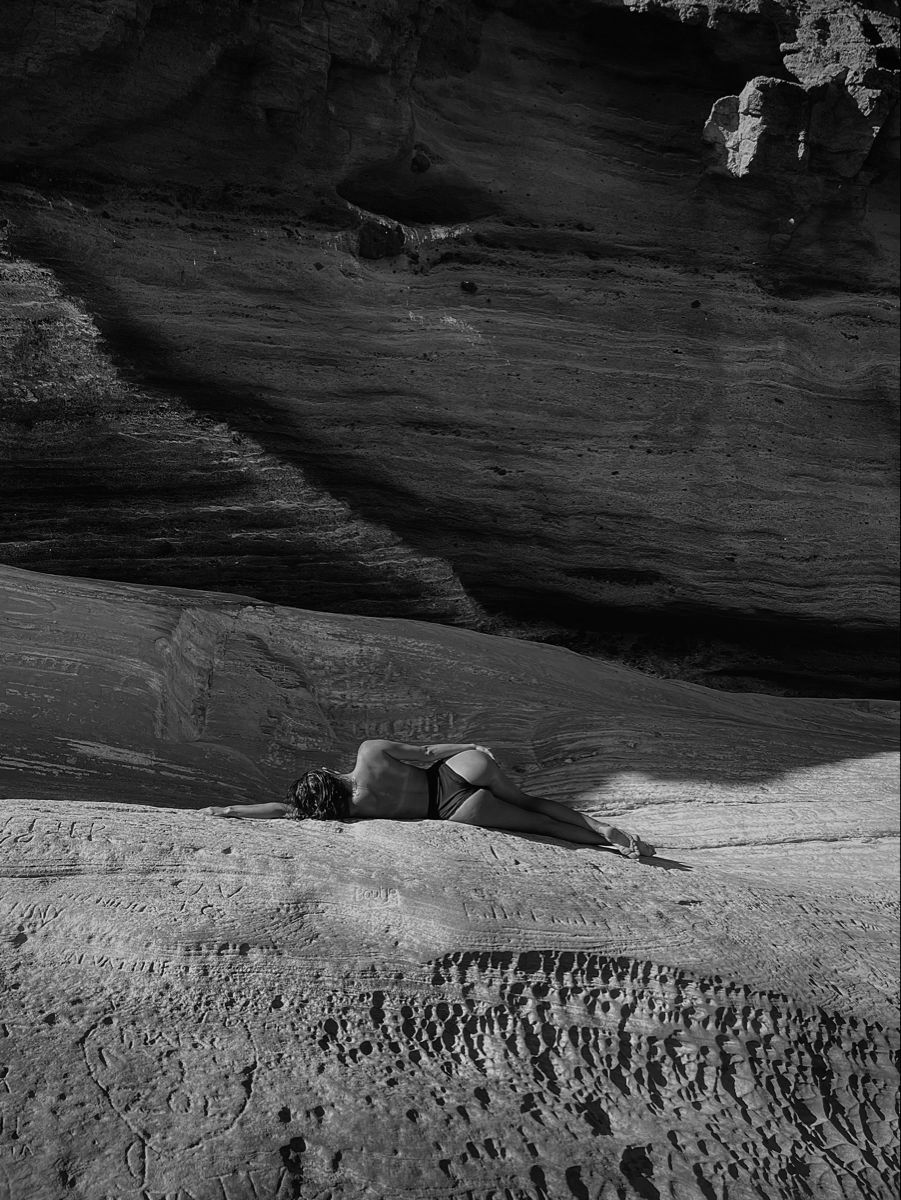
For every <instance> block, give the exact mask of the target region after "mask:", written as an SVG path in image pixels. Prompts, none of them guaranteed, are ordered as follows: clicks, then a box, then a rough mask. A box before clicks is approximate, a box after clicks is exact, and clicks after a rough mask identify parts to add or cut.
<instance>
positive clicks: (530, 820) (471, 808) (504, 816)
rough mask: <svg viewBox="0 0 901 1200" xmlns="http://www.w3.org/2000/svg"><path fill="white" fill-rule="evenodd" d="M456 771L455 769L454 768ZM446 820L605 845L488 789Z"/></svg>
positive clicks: (475, 794) (601, 839) (597, 836)
mask: <svg viewBox="0 0 901 1200" xmlns="http://www.w3.org/2000/svg"><path fill="white" fill-rule="evenodd" d="M455 769H456V768H455ZM448 820H450V821H456V822H457V823H458V824H460V825H478V826H480V827H481V828H483V829H509V830H511V831H515V832H517V833H537V834H539V835H541V836H542V837H553V838H560V839H561V840H562V841H566V842H578V843H579V844H580V845H583V846H607V845H608V842H607V839H606V838H605V837H604V836H603V835H602V834H599V833H595V832H594V831H593V830H590V829H580V828H579V827H578V826H577V825H570V824H568V823H567V822H566V821H555V820H554V818H553V817H548V816H545V814H544V813H540V812H532V811H530V810H529V809H527V808H520V807H519V806H518V805H516V804H508V803H507V801H506V800H501V799H500V798H499V797H498V796H496V795H495V794H494V792H490V791H488V789H487V788H480V789H479V790H478V791H477V792H473V794H472V795H471V796H467V798H466V799H465V800H464V801H463V803H462V804H461V805H460V807H459V808H458V809H457V811H456V812H455V813H454V815H453V816H452V817H449V818H448Z"/></svg>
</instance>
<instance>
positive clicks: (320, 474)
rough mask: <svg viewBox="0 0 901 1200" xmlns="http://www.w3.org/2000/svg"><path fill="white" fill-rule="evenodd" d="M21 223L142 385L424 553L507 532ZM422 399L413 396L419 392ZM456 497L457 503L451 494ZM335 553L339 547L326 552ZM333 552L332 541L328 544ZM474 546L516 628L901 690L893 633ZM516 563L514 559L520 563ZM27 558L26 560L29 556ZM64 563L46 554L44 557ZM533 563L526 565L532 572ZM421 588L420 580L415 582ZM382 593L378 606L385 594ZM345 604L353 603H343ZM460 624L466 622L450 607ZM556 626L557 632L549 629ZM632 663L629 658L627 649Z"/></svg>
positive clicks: (374, 578) (828, 690)
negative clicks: (658, 596) (697, 604)
mask: <svg viewBox="0 0 901 1200" xmlns="http://www.w3.org/2000/svg"><path fill="white" fill-rule="evenodd" d="M15 219H16V223H17V226H18V227H19V229H20V230H21V232H20V233H19V234H18V236H17V237H16V238H15V239H14V245H15V248H16V250H17V251H18V252H19V253H21V254H22V255H23V256H25V257H28V258H31V259H33V260H34V261H37V262H40V263H41V264H43V265H45V266H47V267H49V268H51V269H52V270H53V271H54V273H55V274H56V276H57V277H58V278H59V279H60V280H61V281H62V282H63V283H64V284H65V285H66V286H67V287H68V288H70V289H71V290H72V291H73V292H74V293H75V294H76V295H77V296H78V297H79V298H80V299H81V300H82V301H83V302H84V303H85V305H86V306H87V308H88V309H89V311H90V312H91V313H92V315H93V316H94V318H95V320H96V322H97V324H98V326H99V328H100V329H101V331H102V333H103V335H104V337H105V338H106V340H107V342H108V344H109V346H110V348H111V351H112V353H113V356H114V358H115V359H116V360H117V362H118V364H119V365H120V367H121V369H122V370H123V372H124V373H125V374H126V375H127V376H131V377H133V378H135V379H136V380H137V381H138V382H139V383H140V384H141V385H142V386H146V385H148V384H149V385H150V386H151V387H154V388H159V389H161V390H163V391H165V392H169V393H171V394H174V395H176V396H178V397H179V398H180V399H181V400H182V401H183V402H184V404H185V405H186V406H187V407H188V408H189V409H190V410H192V411H194V412H196V413H198V414H202V415H204V416H206V417H210V418H215V419H216V420H222V421H225V422H227V424H228V426H229V427H230V428H232V429H234V430H236V431H238V432H240V433H241V434H244V435H247V436H248V437H251V438H253V439H254V440H255V441H256V442H257V443H258V444H259V445H260V446H261V447H262V448H263V449H264V450H265V452H266V453H267V454H268V455H271V456H272V458H273V460H275V461H277V462H280V463H284V464H286V465H287V466H289V467H292V468H295V469H300V470H302V472H303V473H304V476H305V477H306V478H308V479H309V480H310V481H311V482H313V483H314V484H315V485H316V486H318V487H320V488H322V489H323V490H324V491H325V492H327V493H328V494H330V495H331V496H335V497H337V498H338V499H340V500H341V501H343V502H345V503H346V504H347V505H348V506H349V507H350V508H351V510H352V511H353V512H355V513H358V514H359V515H360V516H362V517H363V518H365V519H367V520H369V521H374V522H377V523H380V524H382V525H385V526H387V527H388V528H390V529H392V531H393V532H394V533H395V534H397V535H398V536H399V537H401V538H403V539H404V541H405V542H407V544H408V545H410V546H411V547H413V548H414V549H415V550H417V551H419V552H424V553H426V554H428V555H430V556H434V557H436V558H440V559H445V560H447V559H448V556H447V550H446V545H447V541H448V538H449V536H452V535H453V534H454V533H458V534H460V535H461V536H465V537H466V539H467V541H468V542H469V544H470V545H477V544H478V543H479V541H480V540H482V539H483V538H486V537H494V538H496V537H497V535H498V528H497V525H496V524H492V523H491V521H490V520H489V515H488V514H486V513H485V512H484V511H482V510H481V509H476V508H475V507H474V506H472V505H469V506H467V505H466V502H465V496H464V495H460V496H454V497H453V498H448V497H444V496H441V497H436V498H435V500H434V501H433V502H431V503H429V502H427V501H424V499H423V496H422V495H421V494H419V493H418V492H414V491H413V490H412V489H408V488H406V487H404V486H403V484H402V483H401V482H399V480H398V478H396V477H392V476H391V475H389V474H388V473H387V472H386V471H385V470H382V469H380V468H379V466H378V464H377V463H376V462H373V461H372V460H371V458H370V459H367V460H365V461H364V460H363V459H362V458H361V456H360V455H358V454H352V453H348V452H346V451H345V450H343V448H342V447H341V445H340V444H339V443H337V442H336V440H335V439H330V438H329V437H328V434H327V431H323V430H322V429H319V428H316V427H314V426H313V425H312V423H311V422H309V421H304V420H303V418H302V417H301V416H300V415H299V414H298V413H296V412H292V413H290V414H289V413H287V412H286V411H285V409H284V408H276V407H274V406H272V405H271V404H269V403H267V400H266V396H265V392H264V391H262V390H261V391H252V390H250V389H249V388H248V387H247V386H246V385H243V384H238V383H235V381H234V380H232V379H230V378H228V377H223V376H221V375H218V374H217V373H216V371H215V369H211V371H210V372H209V374H206V373H204V374H200V373H199V372H198V371H197V370H196V369H194V368H192V367H190V366H186V365H185V363H184V361H183V360H182V358H181V356H180V353H179V349H178V347H177V346H175V345H173V344H171V343H170V342H169V341H168V340H167V339H166V338H165V337H164V336H162V335H161V334H160V333H159V331H158V330H156V329H155V328H154V327H153V326H152V325H151V324H150V323H149V322H148V321H147V320H143V319H140V318H137V317H135V316H133V315H132V314H130V313H129V312H128V305H127V303H126V302H124V301H123V298H122V296H121V294H120V293H119V292H118V291H117V289H116V287H115V285H114V284H113V283H111V282H110V281H109V280H107V279H105V278H102V277H101V276H100V275H99V274H98V272H96V271H95V270H93V269H92V267H91V265H90V263H89V262H86V261H75V260H74V258H73V256H72V255H71V254H70V253H67V248H66V245H65V244H64V243H63V241H62V239H61V237H60V236H59V235H58V234H54V233H53V232H52V231H50V230H49V229H48V228H47V227H46V226H45V225H44V224H43V223H42V221H41V215H40V212H39V210H22V209H19V210H17V211H16V212H15ZM411 395H413V393H411ZM449 499H450V500H451V502H450V503H449V502H448V501H449ZM326 549H327V548H326ZM316 550H317V552H318V554H320V555H321V554H322V551H323V547H322V545H321V544H320V545H317V546H316ZM509 550H510V552H511V553H513V554H514V555H515V554H519V555H520V556H523V555H527V554H528V548H527V547H525V546H523V545H519V544H516V543H512V542H511V544H510V546H509ZM280 553H281V554H282V555H283V556H284V557H286V558H288V559H289V560H293V561H294V562H295V563H296V564H297V569H298V571H302V570H303V555H304V553H305V547H304V546H303V545H302V544H301V545H294V544H291V542H290V539H288V540H286V542H285V545H284V549H283V551H281V552H280ZM465 559H466V551H465V549H464V551H463V553H462V555H461V556H460V558H456V559H453V560H451V565H452V567H453V568H454V570H455V572H456V573H457V575H458V577H459V578H460V580H461V582H462V583H463V586H464V588H465V589H466V591H467V592H468V593H469V594H470V595H471V596H472V597H473V598H474V599H475V600H476V601H477V602H478V603H480V604H481V605H482V606H483V608H484V609H485V610H486V611H487V612H488V613H489V614H490V615H491V617H492V618H493V619H494V621H496V623H497V625H496V627H497V628H499V629H500V630H503V629H504V627H505V624H506V623H507V622H509V621H510V620H512V621H514V622H520V623H526V624H527V625H528V623H530V622H531V623H534V624H535V625H537V626H539V627H540V625H541V624H542V622H545V623H546V622H548V621H551V622H552V623H553V624H554V625H556V626H557V627H558V628H559V629H560V633H559V634H554V635H550V636H551V637H552V640H554V641H555V642H557V643H559V644H562V645H567V646H572V647H573V648H576V649H580V650H582V651H583V652H589V653H600V654H611V655H612V656H614V657H619V655H618V654H617V647H620V646H621V645H622V643H623V642H625V643H626V644H628V645H631V646H632V647H633V648H634V647H635V646H636V645H637V646H638V650H637V651H636V650H634V649H633V651H632V652H633V654H634V663H633V665H637V666H641V665H643V663H644V662H646V661H647V660H648V659H649V658H650V659H653V657H654V655H655V654H660V655H661V656H665V655H666V654H667V653H669V652H670V649H671V647H672V646H673V645H681V646H685V647H686V648H687V650H686V653H687V654H688V655H690V654H691V647H692V646H703V645H709V644H710V643H711V642H717V643H722V644H723V646H724V647H725V655H724V657H725V659H726V664H727V665H726V666H725V667H724V668H723V669H722V671H721V672H719V673H718V672H717V671H716V669H713V670H711V671H710V672H709V673H708V675H707V676H706V677H705V676H701V678H699V679H698V682H704V683H710V684H713V685H714V686H720V687H725V688H726V689H729V688H730V686H734V687H736V688H737V690H754V689H755V688H757V687H761V688H763V689H764V690H776V691H779V690H787V691H789V692H796V693H798V694H802V695H804V694H808V695H824V694H826V695H845V696H847V695H851V696H855V695H856V696H867V697H872V698H894V697H895V696H896V695H897V636H896V632H895V631H894V630H891V629H889V630H886V629H875V630H873V629H860V630H852V631H849V630H848V629H847V628H842V627H836V626H833V625H831V624H828V623H822V624H818V623H815V622H810V621H804V620H800V619H794V620H792V619H788V618H785V617H781V616H780V617H779V618H778V619H773V618H771V617H769V616H768V615H767V614H760V615H759V616H758V617H756V618H750V617H745V616H742V617H735V616H732V615H730V614H728V613H725V612H722V611H717V610H714V609H700V608H695V609H692V608H689V607H688V606H683V607H681V608H677V607H675V606H672V607H669V608H663V609H661V608H657V609H652V610H642V609H617V608H612V607H607V606H602V605H595V604H585V603H581V602H578V601H576V600H574V599H573V598H572V596H571V595H568V594H566V593H565V592H555V593H549V592H547V591H543V590H541V589H534V588H533V589H531V590H524V589H523V588H521V587H517V588H513V589H511V588H510V587H509V586H508V585H507V582H506V578H505V576H506V575H507V574H508V571H509V567H510V563H509V562H507V561H505V562H502V563H498V564H497V569H496V570H495V571H493V572H486V570H485V568H484V567H483V566H479V567H478V568H475V567H469V566H468V565H467V563H466V561H465ZM514 561H515V560H514ZM22 565H24V566H27V565H29V564H28V563H23V564H22ZM35 565H37V566H39V568H41V569H52V566H50V565H48V564H46V563H43V562H42V563H39V564H35ZM176 565H177V564H175V563H170V564H168V566H169V569H168V570H163V571H161V572H160V573H159V574H158V575H156V574H155V571H154V567H153V565H152V564H149V563H145V564H143V565H142V567H141V572H140V574H133V575H129V578H132V579H139V580H140V581H141V582H151V581H153V582H164V583H167V584H170V585H171V584H176V585H180V586H193V587H198V586H199V587H215V588H217V589H219V590H235V591H239V592H252V593H253V594H254V595H256V596H259V597H260V598H261V599H264V600H271V601H274V602H278V603H286V604H292V605H300V606H305V607H328V608H335V607H336V605H335V602H334V599H333V598H332V597H331V596H323V595H321V594H317V591H316V583H315V581H314V580H311V581H309V583H308V584H307V585H306V587H305V588H304V590H302V591H296V592H292V591H291V590H290V589H289V588H288V587H286V586H285V585H284V584H281V585H279V586H278V587H277V588H275V589H273V588H272V587H271V586H267V582H266V579H265V577H264V576H263V575H262V574H261V576H259V577H254V578H248V577H246V576H242V575H240V574H239V575H236V576H235V577H229V576H227V575H226V576H225V577H223V573H222V572H221V571H217V572H216V573H215V577H214V578H209V577H205V576H204V575H203V574H202V573H200V574H198V573H196V566H197V564H196V563H194V566H193V567H192V574H191V576H190V577H185V578H183V579H179V578H177V577H174V575H173V568H174V567H176ZM335 568H336V569H337V570H339V571H342V572H346V573H348V574H351V575H352V578H353V580H354V583H355V585H356V586H357V587H358V588H359V591H358V592H357V593H356V594H355V598H354V603H353V611H356V612H358V613H361V614H367V613H370V614H374V615H382V614H383V613H384V612H385V601H384V599H383V597H384V592H385V580H384V579H383V578H381V577H380V576H379V575H378V573H377V572H376V571H375V570H372V571H370V570H368V569H366V568H365V567H363V566H362V565H361V564H359V563H350V562H348V561H347V560H346V557H344V556H339V557H338V558H337V559H336V562H335ZM520 573H521V572H520ZM414 592H415V589H414ZM375 598H377V600H378V602H377V603H374V599H375ZM425 608H426V606H425V603H423V605H422V608H420V609H417V599H416V596H415V594H411V595H409V596H408V597H407V598H406V600H405V602H402V603H401V604H399V605H398V608H397V612H396V615H404V616H417V615H420V616H424V617H426V619H435V616H436V613H435V607H434V603H432V604H431V605H430V606H428V611H423V610H424V609H425ZM341 610H342V611H348V609H346V608H344V607H343V606H341ZM442 619H444V620H446V621H447V622H448V623H459V618H458V617H456V615H455V613H454V612H453V608H452V605H451V604H450V603H449V604H448V611H447V614H446V616H444V617H442ZM546 636H549V635H547V634H546V633H545V634H542V637H546ZM626 661H629V659H628V656H627V658H626Z"/></svg>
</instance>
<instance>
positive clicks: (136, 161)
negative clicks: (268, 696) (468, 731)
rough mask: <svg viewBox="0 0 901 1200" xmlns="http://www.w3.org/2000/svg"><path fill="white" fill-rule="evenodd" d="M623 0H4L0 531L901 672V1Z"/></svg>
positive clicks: (658, 661)
mask: <svg viewBox="0 0 901 1200" xmlns="http://www.w3.org/2000/svg"><path fill="white" fill-rule="evenodd" d="M626 8H627V10H628V11H626V10H618V9H616V8H615V7H608V6H606V5H587V4H580V3H573V4H571V5H566V6H560V5H554V6H548V5H545V4H541V3H534V4H528V5H525V4H512V5H510V4H504V5H499V6H471V5H467V4H447V5H442V6H435V7H433V6H431V5H425V6H422V5H418V4H417V5H416V6H415V7H414V6H412V5H408V4H406V3H399V4H397V5H392V6H390V7H389V6H387V5H383V4H368V5H366V6H362V7H360V6H354V5H345V4H341V3H334V4H331V3H330V4H329V5H328V6H326V7H322V6H317V5H309V4H308V5H304V6H300V5H294V6H292V5H283V6H280V7H279V11H278V12H277V13H276V12H275V11H273V10H271V8H269V7H265V6H263V5H261V4H257V3H250V4H238V3H236V2H235V3H232V2H231V0H218V2H217V3H213V4H205V5H202V6H201V5H197V4H193V3H186V4H180V5H163V4H142V5H130V4H119V3H117V4H112V3H96V4H95V3H91V4H87V3H85V4H75V5H60V4H55V3H51V2H50V0H40V2H38V3H29V4H28V5H25V4H21V5H20V4H18V3H16V4H13V5H12V6H11V8H10V14H11V15H10V14H7V15H6V20H7V28H8V29H9V30H10V31H11V36H10V37H9V38H8V40H7V42H6V43H5V49H4V50H3V52H2V58H0V80H3V81H5V83H4V86H5V87H6V88H7V91H6V93H5V99H4V101H3V103H4V117H5V121H4V124H3V127H2V131H0V141H2V146H0V150H2V158H3V162H4V163H5V164H6V167H5V171H6V174H7V176H8V177H12V178H19V179H26V180H28V181H30V183H31V184H32V185H33V187H32V188H31V190H28V189H27V188H23V187H21V186H19V185H15V186H12V185H8V186H7V187H6V188H5V190H4V192H3V204H2V207H3V213H4V215H5V217H6V219H7V220H8V221H9V222H10V225H9V234H10V245H11V247H12V248H13V252H14V253H13V257H11V258H9V259H7V260H5V261H4V262H3V263H2V264H0V267H2V276H3V277H2V280H0V287H2V288H3V298H4V300H5V306H0V341H2V344H3V345H2V349H3V351H4V354H0V358H2V359H3V361H2V362H0V373H2V375H3V378H2V380H0V383H4V384H5V385H6V386H5V389H4V390H5V391H6V395H7V396H8V397H12V401H11V402H9V403H7V404H5V405H4V406H3V409H2V413H0V436H2V438H3V441H4V449H5V451H6V452H5V454H4V458H5V459H6V460H7V461H9V462H10V464H11V465H10V468H9V469H8V470H7V471H6V472H5V473H4V476H3V480H2V483H0V487H2V489H3V492H2V495H3V499H4V504H3V505H2V506H0V558H2V559H3V560H4V561H7V562H14V563H16V564H18V565H21V566H25V567H34V568H38V569H42V570H50V571H58V572H64V573H78V574H82V573H83V574H87V575H95V576H100V577H119V578H123V579H131V580H135V581H140V582H152V583H159V584H176V585H184V584H193V585H197V586H205V587H214V588H218V589H226V590H234V591H237V592H241V591H244V592H247V591H250V592H252V593H253V594H255V595H260V596H262V597H264V598H266V599H269V600H273V601H277V602H282V603H289V604H296V605H300V606H306V607H320V608H327V609H330V610H338V611H347V612H364V613H370V614H374V615H386V614H392V613H393V614H396V615H405V616H415V617H426V618H428V619H437V620H441V621H448V622H453V623H458V624H464V625H468V626H470V627H474V628H482V629H498V628H500V629H503V630H505V631H515V632H518V633H526V634H528V635H529V636H538V637H546V638H558V639H562V640H565V641H567V642H568V643H569V644H572V645H580V646H583V647H585V648H595V649H600V650H601V651H602V652H606V653H619V654H621V655H623V656H625V657H627V658H631V659H633V660H634V661H638V662H641V663H643V664H644V665H647V666H649V667H651V668H652V669H655V670H659V671H662V672H663V673H666V674H673V673H675V674H678V675H680V676H682V677H687V678H692V679H695V680H697V681H699V682H706V683H710V684H723V685H725V686H728V687H734V688H742V687H744V688H747V687H752V688H755V689H758V688H762V687H768V688H774V689H786V690H788V691H794V692H807V693H813V694H830V695H848V694H856V695H869V696H873V695H891V694H893V689H894V688H895V686H896V677H897V657H896V656H897V649H896V646H897V636H896V635H897V611H898V593H897V566H898V558H897V554H898V551H897V547H898V520H897V492H896V459H897V453H896V446H897V428H898V425H897V394H898V344H897V297H896V290H895V289H896V286H897V278H898V267H897V259H898V254H897V246H898V240H897V212H898V209H897V196H896V194H895V190H894V187H893V183H894V180H895V177H894V176H893V175H892V171H893V170H896V166H893V164H896V159H897V144H896V143H897V128H896V123H897V96H896V88H897V70H896V62H895V57H896V55H897V30H896V27H895V25H894V24H893V20H892V14H891V12H890V11H889V6H887V5H885V4H882V3H879V4H877V3H873V4H867V5H860V4H855V5H845V4H841V3H836V4H835V5H830V6H828V9H827V8H824V7H823V6H822V5H819V4H811V5H803V4H798V5H789V4H785V5H782V4H779V5H765V6H762V5H757V4H756V3H755V4H745V3H742V4H736V5H725V4H715V5H712V6H710V7H709V8H707V9H705V10H702V9H700V8H699V7H697V6H694V5H684V4H676V3H667V4H659V5H653V6H652V5H648V4H644V3H634V4H630V5H628V6H626ZM893 114H894V115H893ZM88 176H91V181H90V182H88ZM38 263H40V264H43V266H37V265H35V264H38ZM61 287H62V289H63V292H64V293H65V296H64V297H63V298H61V296H60V288H61ZM73 297H74V298H76V299H77V298H80V301H81V305H82V309H84V308H85V307H86V308H87V310H88V312H90V314H91V315H92V316H93V318H94V320H95V323H96V327H97V328H99V330H100V331H101V332H102V334H103V335H104V337H105V338H106V343H107V345H106V350H107V351H111V352H112V354H113V357H114V358H115V360H116V362H117V363H118V366H119V369H120V374H119V376H115V372H114V370H113V367H112V366H111V365H110V362H109V358H108V357H106V356H105V354H100V353H99V352H98V351H97V349H96V346H95V345H94V341H93V340H92V339H93V338H94V332H95V331H94V330H92V329H90V328H89V327H88V326H86V325H85V324H84V322H83V321H82V318H83V317H84V312H83V311H82V312H81V316H78V315H77V314H76V315H73V310H72V309H71V301H72V299H73ZM79 322H81V323H80V324H79ZM75 326H78V329H76V328H75ZM79 339H81V340H79ZM88 344H90V347H91V349H90V354H89V353H88V350H87V349H86V348H85V347H87V346H88ZM4 355H5V357H4ZM91 355H93V358H92V357H91ZM89 358H90V362H88V361H87V360H88V359H89ZM101 360H102V362H101ZM98 362H99V363H100V365H98ZM123 375H124V382H123V379H122V376H123ZM85 377H87V380H88V383H87V384H85V383H84V380H85ZM98 379H99V380H100V381H101V384H100V385H96V386H95V384H96V381H97V380H98ZM79 380H81V382H79ZM91 380H93V381H94V384H92V383H91ZM111 380H113V382H110V381H111ZM116 380H118V382H116ZM104 381H105V382H104Z"/></svg>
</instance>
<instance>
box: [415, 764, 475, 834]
mask: <svg viewBox="0 0 901 1200" xmlns="http://www.w3.org/2000/svg"><path fill="white" fill-rule="evenodd" d="M425 774H426V779H427V780H428V782H429V811H428V812H427V813H426V817H427V818H428V820H430V821H449V820H450V818H451V817H452V816H453V815H454V813H455V812H456V811H457V809H458V808H459V807H460V805H461V804H462V803H463V801H464V800H468V799H469V797H470V796H472V795H473V794H474V793H475V792H478V791H480V790H481V789H480V788H478V787H476V786H475V784H472V783H470V782H469V780H468V779H464V778H463V776H462V775H458V774H457V772H456V771H453V770H451V768H450V767H449V766H448V765H447V763H446V762H437V763H434V764H433V765H432V766H431V767H429V769H428V770H427V771H426V773H425Z"/></svg>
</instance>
